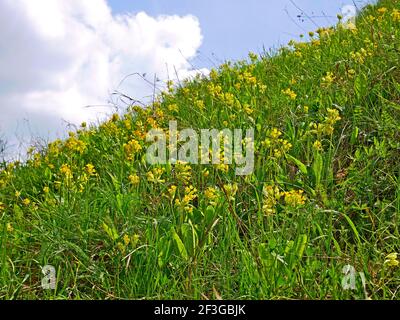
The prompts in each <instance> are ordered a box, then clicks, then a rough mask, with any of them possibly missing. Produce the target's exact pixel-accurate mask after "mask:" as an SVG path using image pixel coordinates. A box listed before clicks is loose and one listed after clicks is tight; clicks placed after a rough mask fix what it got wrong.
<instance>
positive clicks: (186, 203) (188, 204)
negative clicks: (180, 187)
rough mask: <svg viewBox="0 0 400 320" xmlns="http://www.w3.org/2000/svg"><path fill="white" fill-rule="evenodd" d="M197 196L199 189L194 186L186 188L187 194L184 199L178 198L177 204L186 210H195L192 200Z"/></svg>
mask: <svg viewBox="0 0 400 320" xmlns="http://www.w3.org/2000/svg"><path fill="white" fill-rule="evenodd" d="M196 198H197V189H196V188H195V187H193V186H189V187H186V188H185V195H184V197H183V199H182V200H179V199H176V200H175V204H176V205H177V206H178V207H179V208H180V209H183V210H184V211H186V212H189V213H191V212H193V205H192V201H193V200H194V199H196Z"/></svg>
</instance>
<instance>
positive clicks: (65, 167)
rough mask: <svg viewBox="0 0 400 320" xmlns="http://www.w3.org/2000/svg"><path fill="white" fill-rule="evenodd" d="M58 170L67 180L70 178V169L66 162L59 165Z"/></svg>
mask: <svg viewBox="0 0 400 320" xmlns="http://www.w3.org/2000/svg"><path fill="white" fill-rule="evenodd" d="M60 172H61V174H62V175H63V176H64V177H65V178H66V179H67V180H69V179H71V178H72V170H71V168H70V166H69V165H67V164H63V165H62V166H61V168H60Z"/></svg>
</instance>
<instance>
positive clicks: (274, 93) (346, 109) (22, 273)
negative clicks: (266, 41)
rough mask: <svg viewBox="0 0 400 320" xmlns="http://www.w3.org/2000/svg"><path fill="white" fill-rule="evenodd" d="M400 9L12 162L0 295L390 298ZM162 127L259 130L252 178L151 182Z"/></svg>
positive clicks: (226, 69)
mask: <svg viewBox="0 0 400 320" xmlns="http://www.w3.org/2000/svg"><path fill="white" fill-rule="evenodd" d="M384 8H385V9H384ZM399 9H400V2H399V1H397V0H390V1H389V0H381V1H380V2H379V3H378V5H377V6H368V7H367V8H365V9H364V10H363V11H362V12H361V13H360V14H359V16H358V17H357V22H356V25H346V26H347V27H344V26H343V25H342V24H341V23H338V25H337V26H336V27H332V28H328V29H320V30H318V31H317V32H316V33H315V34H311V40H310V41H309V42H302V43H295V42H291V43H290V44H289V45H288V46H287V47H284V48H281V49H280V50H279V52H277V53H274V54H267V53H265V54H263V55H261V56H257V55H254V54H250V55H249V60H248V61H239V62H236V63H229V62H227V63H225V64H223V65H222V66H220V67H219V69H218V70H213V71H212V72H211V75H210V77H209V78H203V77H200V76H199V77H197V78H195V79H192V80H190V81H185V82H183V83H180V84H178V85H175V86H172V85H171V84H170V86H169V89H168V90H167V91H165V92H163V93H162V94H160V95H159V96H158V97H157V99H156V101H155V102H154V103H153V104H152V105H150V106H149V107H148V108H145V109H142V108H139V107H134V106H132V108H130V109H129V110H128V111H127V112H126V113H124V114H123V115H114V116H113V117H112V118H111V119H110V120H109V121H107V122H105V123H102V124H101V125H98V126H95V125H91V126H89V127H88V126H87V125H86V124H82V127H81V128H80V129H79V130H78V131H77V132H71V134H70V138H69V139H67V140H65V141H55V142H53V143H51V144H49V145H48V146H47V147H46V148H43V149H41V150H37V149H36V150H35V149H32V150H30V153H29V157H30V159H29V160H28V161H27V162H25V163H18V162H16V163H4V164H3V165H2V169H1V171H0V190H1V191H0V297H1V298H2V299H216V298H222V299H366V298H368V299H398V298H399V296H400V294H399V289H400V280H399V279H400V277H399V276H400V268H399V266H398V262H399V261H398V259H397V256H396V254H395V253H398V252H399V250H400V235H399V229H398V225H399V222H400V221H399V219H400V172H399V165H398V159H399V156H400V142H399V141H400V139H399V138H400V134H399V132H400V130H399V129H400V125H399V124H400V70H399V66H400V63H399V56H400V55H399V53H400V47H399V44H400V42H399V38H400V12H399V11H398V10H399ZM170 120H176V121H178V125H179V127H180V128H194V129H197V130H198V129H202V128H217V129H223V128H231V129H233V128H242V129H246V128H255V150H256V152H255V155H256V157H255V169H254V172H253V174H251V175H249V176H236V175H235V173H234V169H235V166H234V165H232V166H229V167H224V166H212V165H187V164H177V165H173V164H166V165H156V166H150V165H149V164H147V163H146V161H145V151H146V147H147V146H148V143H147V142H146V140H145V135H146V133H147V132H148V131H149V130H150V129H151V128H162V129H166V130H167V129H168V123H169V121H170ZM190 186H193V188H194V189H190V188H189V187H190ZM45 265H52V266H54V267H55V269H56V275H57V281H56V289H54V290H43V289H42V287H41V280H42V278H43V274H42V272H41V270H42V269H41V268H42V267H43V266H45ZM346 265H351V266H353V267H354V270H355V272H356V275H355V279H356V282H355V287H354V288H353V290H345V289H344V288H343V286H342V280H343V278H344V277H345V274H344V273H343V268H344V267H345V266H346ZM360 273H361V274H362V275H363V276H364V278H365V281H364V285H363V281H362V277H361V275H360ZM345 279H346V278H345Z"/></svg>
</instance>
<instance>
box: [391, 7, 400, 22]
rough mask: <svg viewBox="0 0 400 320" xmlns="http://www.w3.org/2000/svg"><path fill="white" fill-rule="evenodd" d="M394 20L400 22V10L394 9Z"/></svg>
mask: <svg viewBox="0 0 400 320" xmlns="http://www.w3.org/2000/svg"><path fill="white" fill-rule="evenodd" d="M392 18H393V20H394V21H400V10H398V9H393V11H392Z"/></svg>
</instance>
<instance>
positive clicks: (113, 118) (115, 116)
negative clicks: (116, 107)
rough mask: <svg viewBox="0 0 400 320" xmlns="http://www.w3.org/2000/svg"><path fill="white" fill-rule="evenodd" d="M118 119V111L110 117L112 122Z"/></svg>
mask: <svg viewBox="0 0 400 320" xmlns="http://www.w3.org/2000/svg"><path fill="white" fill-rule="evenodd" d="M118 120H119V114H118V113H114V114H113V115H112V117H111V121H112V122H117V121H118Z"/></svg>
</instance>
